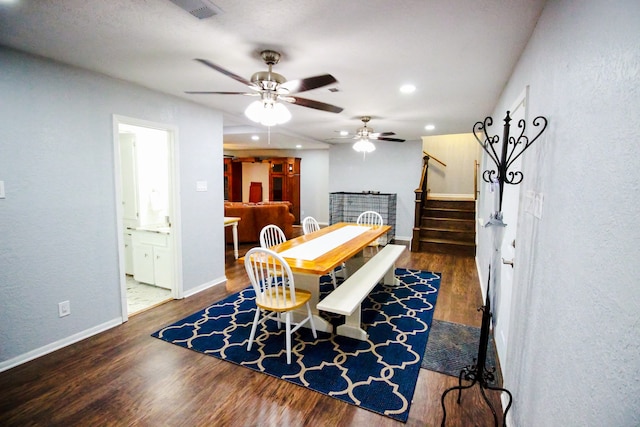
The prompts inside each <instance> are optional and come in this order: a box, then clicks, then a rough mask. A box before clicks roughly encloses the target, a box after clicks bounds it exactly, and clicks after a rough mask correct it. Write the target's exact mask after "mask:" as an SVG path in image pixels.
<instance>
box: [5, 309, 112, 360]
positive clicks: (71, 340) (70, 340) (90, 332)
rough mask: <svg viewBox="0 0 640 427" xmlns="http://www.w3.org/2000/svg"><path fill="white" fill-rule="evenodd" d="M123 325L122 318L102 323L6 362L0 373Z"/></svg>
mask: <svg viewBox="0 0 640 427" xmlns="http://www.w3.org/2000/svg"><path fill="white" fill-rule="evenodd" d="M121 324H122V318H121V317H118V318H116V319H112V320H109V321H108V322H104V323H101V324H100V325H96V326H94V327H93V328H89V329H86V330H84V331H81V332H78V333H77V334H73V335H71V336H68V337H66V338H63V339H61V340H58V341H55V342H52V343H51V344H47V345H45V346H43V347H40V348H36V349H35V350H31V351H29V352H27V353H24V354H21V355H19V356H16V357H14V358H13V359H9V360H5V361H4V362H1V363H0V372H4V371H6V370H8V369H11V368H14V367H16V366H18V365H22V364H23V363H27V362H29V361H31V360H33V359H37V358H38V357H42V356H44V355H46V354H49V353H53V352H54V351H56V350H60V349H61V348H63V347H67V346H69V345H71V344H75V343H77V342H78V341H82V340H84V339H86V338H89V337H92V336H94V335H97V334H99V333H100V332H104V331H106V330H108V329H111V328H115V327H116V326H119V325H121Z"/></svg>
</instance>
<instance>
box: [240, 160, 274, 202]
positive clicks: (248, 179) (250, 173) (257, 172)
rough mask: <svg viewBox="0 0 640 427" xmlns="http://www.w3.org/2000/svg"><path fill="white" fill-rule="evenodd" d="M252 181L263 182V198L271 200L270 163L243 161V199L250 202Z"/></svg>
mask: <svg viewBox="0 0 640 427" xmlns="http://www.w3.org/2000/svg"><path fill="white" fill-rule="evenodd" d="M252 182H261V183H262V200H261V201H265V200H269V184H270V183H269V163H249V162H243V163H242V201H243V202H245V203H248V202H249V191H250V188H251V183H252Z"/></svg>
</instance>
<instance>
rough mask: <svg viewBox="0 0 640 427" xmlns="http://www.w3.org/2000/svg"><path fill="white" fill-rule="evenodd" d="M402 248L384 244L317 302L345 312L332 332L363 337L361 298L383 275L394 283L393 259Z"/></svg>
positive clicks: (385, 279)
mask: <svg viewBox="0 0 640 427" xmlns="http://www.w3.org/2000/svg"><path fill="white" fill-rule="evenodd" d="M405 249H406V247H405V246H402V245H386V246H385V247H384V248H383V249H382V250H380V251H379V252H378V253H377V254H376V255H375V256H374V257H373V258H371V259H370V260H369V261H367V262H366V263H365V264H364V265H363V266H362V267H360V268H359V269H358V270H357V271H356V272H355V273H353V274H352V275H351V276H349V278H348V279H347V280H345V281H344V283H342V284H341V285H340V286H338V287H337V288H336V289H335V290H334V291H333V292H331V293H330V294H329V295H327V297H326V298H324V299H323V300H322V301H320V302H319V303H318V305H317V308H318V310H322V311H328V312H331V313H336V314H342V315H344V316H346V319H345V323H344V325H340V326H338V329H337V331H336V333H337V334H338V335H344V336H347V337H351V338H355V339H358V340H362V341H365V340H366V339H367V337H368V334H367V333H366V332H365V331H364V329H362V322H361V316H362V310H361V304H362V301H364V299H365V298H366V297H367V295H369V293H370V292H371V291H372V290H373V288H374V287H375V286H376V285H377V284H378V283H379V282H380V279H382V278H383V277H384V283H385V284H388V285H392V284H395V268H396V261H397V260H398V258H399V257H400V255H401V254H402V252H403V251H404V250H405Z"/></svg>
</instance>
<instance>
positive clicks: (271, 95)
mask: <svg viewBox="0 0 640 427" xmlns="http://www.w3.org/2000/svg"><path fill="white" fill-rule="evenodd" d="M260 56H261V58H262V60H263V61H264V62H265V64H267V66H268V67H269V68H268V71H258V72H257V73H254V74H253V75H252V76H251V80H247V79H245V78H243V77H240V76H238V75H237V74H234V73H232V72H231V71H228V70H226V69H224V68H222V67H220V66H219V65H216V64H214V63H212V62H210V61H208V60H206V59H200V58H196V61H199V62H201V63H202V64H204V65H206V66H208V67H210V68H213V69H214V70H216V71H218V72H220V73H222V74H224V75H226V76H228V77H231V78H232V79H234V80H236V81H238V82H240V83H242V84H244V85H246V86H247V87H248V88H249V89H250V90H251V91H252V92H215V91H186V92H185V93H189V94H205V95H207V94H213V95H246V96H255V97H260V101H258V102H257V103H255V102H254V103H252V104H251V105H250V106H249V108H247V111H245V114H247V116H248V117H249V118H250V119H252V120H254V121H260V120H255V119H254V118H252V116H251V113H250V108H251V107H252V106H254V107H255V108H254V112H255V111H256V109H257V111H258V113H264V110H269V109H273V110H276V109H277V108H279V107H278V105H280V107H282V105H281V104H278V102H277V101H284V102H289V103H291V104H296V105H300V106H302V107H308V108H315V109H316V110H321V111H328V112H331V113H340V112H341V111H342V110H343V109H342V108H340V107H336V106H335V105H331V104H326V103H324V102H320V101H314V100H312V99H307V98H301V97H299V96H293V95H292V94H295V93H299V92H305V91H308V90H312V89H317V88H320V87H323V86H327V85H330V84H333V83H337V82H338V81H337V80H336V79H335V77H333V76H332V75H330V74H322V75H319V76H314V77H308V78H306V79H299V80H289V81H287V79H285V78H284V76H282V75H281V74H278V73H275V72H273V71H272V67H273V66H274V65H275V64H277V63H278V62H279V61H280V57H281V55H280V53H278V52H275V51H273V50H263V51H262V52H261V53H260ZM254 104H255V105H254ZM285 111H286V109H285ZM286 114H288V116H289V118H290V117H291V114H290V113H289V112H288V111H286ZM287 120H288V119H287ZM285 121H286V120H285ZM280 123H283V122H280ZM263 124H267V123H264V122H263Z"/></svg>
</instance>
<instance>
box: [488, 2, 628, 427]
mask: <svg viewBox="0 0 640 427" xmlns="http://www.w3.org/2000/svg"><path fill="white" fill-rule="evenodd" d="M638 22H640V3H638V2H637V1H635V0H627V1H618V2H605V1H590V2H584V1H577V0H574V1H569V0H567V1H549V2H548V3H547V5H546V7H545V10H544V12H543V13H542V16H541V17H540V20H539V22H538V25H537V27H536V30H535V32H534V34H533V36H532V38H531V40H530V42H529V44H528V46H527V48H526V50H525V52H524V53H523V55H522V57H521V59H520V61H519V63H518V65H517V67H516V68H515V70H514V73H513V75H512V76H511V78H510V81H509V83H508V85H507V86H506V88H505V91H504V93H503V94H502V96H501V98H500V101H499V102H498V104H497V106H496V109H495V111H494V112H493V116H494V118H496V117H503V116H504V113H505V111H506V109H508V108H509V107H510V103H511V102H512V101H513V100H514V99H515V98H516V97H517V96H518V94H519V93H520V92H521V91H522V90H523V88H524V87H525V86H527V85H529V86H530V93H529V114H530V117H534V116H536V115H544V116H546V117H547V118H548V119H549V123H550V125H549V128H548V130H547V131H546V135H545V136H544V137H543V138H542V139H541V140H540V141H538V142H536V143H535V144H534V145H533V146H532V147H531V148H530V150H529V151H528V152H526V153H525V155H524V156H523V173H524V182H523V183H522V184H521V185H522V189H521V194H526V192H527V191H535V192H536V193H541V194H543V195H544V202H543V211H542V217H541V219H538V218H536V217H534V216H533V215H531V214H530V213H527V212H526V209H522V208H521V209H520V218H519V227H518V243H517V245H516V258H515V269H514V276H515V279H514V280H515V281H514V288H513V292H514V302H513V305H512V307H511V313H512V315H511V325H510V328H509V330H510V334H509V350H508V360H509V365H508V366H507V367H506V370H505V372H504V374H505V386H506V387H507V388H509V389H510V390H511V392H512V393H513V394H514V397H515V404H514V407H513V409H512V411H513V412H512V414H511V415H512V417H513V421H514V423H513V424H512V425H518V426H556V425H569V426H602V425H612V426H613V425H615V426H637V425H640V411H638V408H639V407H640V400H639V398H638V396H640V381H638V375H637V372H638V369H639V368H640V329H639V327H638V326H639V325H640V286H639V285H638V277H640V263H639V262H638V259H639V253H638V251H639V249H638V248H639V243H640V227H639V226H638V219H637V217H638V215H637V214H638V212H640V198H639V197H638V191H639V190H640V114H639V113H640V97H639V95H640V94H639V92H638V90H639V88H640V50H639V49H638V46H640V27H639V26H638ZM483 206H484V208H483V209H487V207H486V204H485V205H483ZM521 206H522V205H521ZM481 214H482V213H481ZM483 248H484V246H483ZM478 250H479V252H480V251H485V250H486V249H482V248H481V247H479V248H478ZM484 255H485V256H486V254H484ZM481 256H482V254H480V253H479V257H481ZM480 267H481V268H486V267H484V266H483V265H480ZM483 274H485V277H486V271H485V272H483Z"/></svg>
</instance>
